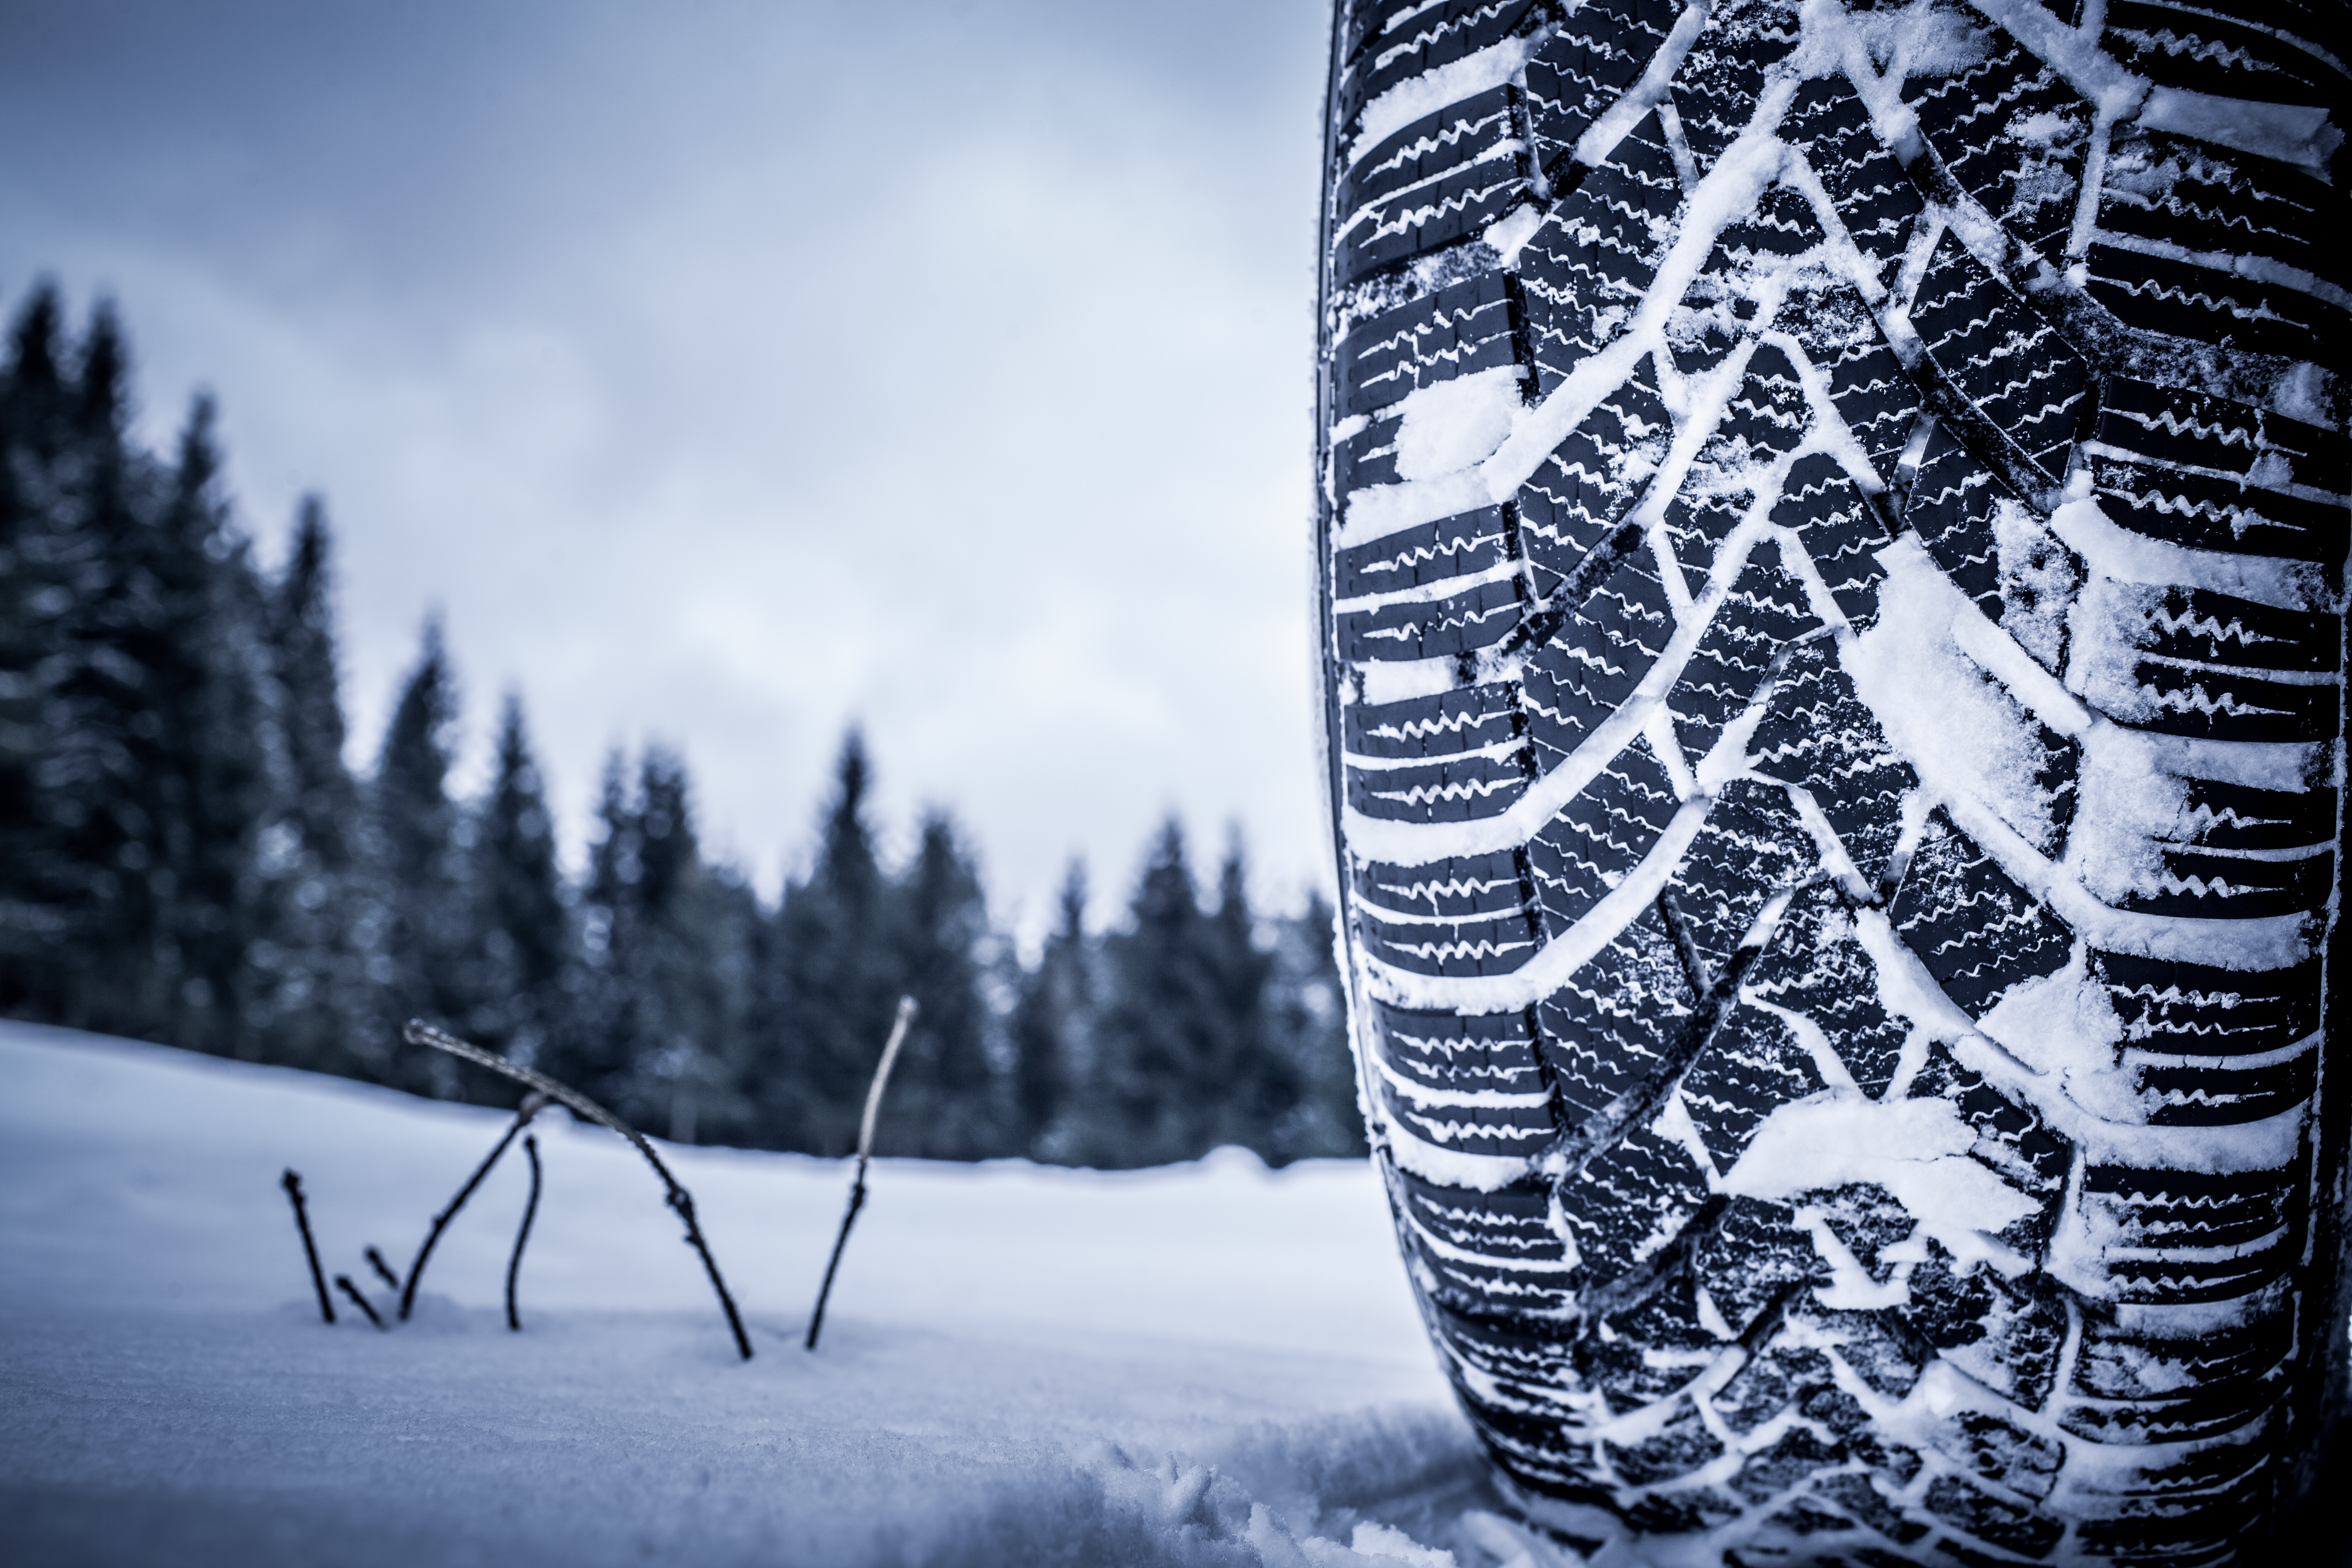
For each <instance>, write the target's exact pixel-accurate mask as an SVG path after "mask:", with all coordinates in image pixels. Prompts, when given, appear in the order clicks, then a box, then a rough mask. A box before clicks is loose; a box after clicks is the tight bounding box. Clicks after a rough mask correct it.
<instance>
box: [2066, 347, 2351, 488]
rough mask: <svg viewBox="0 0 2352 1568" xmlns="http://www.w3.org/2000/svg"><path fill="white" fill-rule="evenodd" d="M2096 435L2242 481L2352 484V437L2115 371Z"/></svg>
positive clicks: (2125, 452)
mask: <svg viewBox="0 0 2352 1568" xmlns="http://www.w3.org/2000/svg"><path fill="white" fill-rule="evenodd" d="M2091 438H2092V439H2093V440H2094V441H2096V442H2097V443H2098V444H2099V445H2100V447H2103V448H2105V450H2106V451H2108V452H2111V453H2113V454H2115V455H2116V456H2119V457H2128V458H2137V459H2138V460H2139V461H2141V462H2144V463H2149V464H2153V465H2156V466H2158V467H2161V468H2189V469H2204V470H2208V471H2210V473H2212V474H2214V475H2217V476H2227V477H2228V478H2229V479H2231V480H2234V481H2235V482H2236V483H2237V484H2239V485H2241V486H2252V487H2256V488H2263V487H2269V488H2272V489H2281V488H2284V487H2286V486H2291V485H2292V486H2302V487H2305V488H2306V489H2315V490H2321V491H2324V492H2326V494H2328V495H2329V496H2332V497H2337V498H2341V497H2343V496H2344V495H2345V492H2346V491H2347V489H2352V441H2347V439H2346V438H2345V437H2343V436H2342V435H2340V434H2338V433H2337V432H2336V431H2333V430H2327V429H2323V428H2322V427H2320V426H2316V425H2306V424H2305V423H2304V422H2303V421H2302V420H2299V419H2290V418H2288V417H2287V416H2284V415H2283V414H2273V413H2272V412H2270V411H2268V410H2266V409H2262V408H2256V407H2253V406H2252V405H2249V404H2244V403H2233V402H2231V401H2230V400H2229V399H2227V398H2222V397H2208V396H2206V395H2202V394H2200V393H2195V392H2189V391H2185V390H2183V389H2181V388H2179V387H2173V386H2158V385H2155V384H2152V383H2149V382H2145V381H2135V380H2133V379H2132V378H2130V377H2128V376H2120V375H2118V376H2111V377H2109V378H2108V380H2107V384H2106V389H2105V394H2104V395H2103V396H2102V397H2101V399H2100V408H2099V418H2098V422H2097V424H2096V426H2095V427H2094V428H2093V431H2092V436H2091Z"/></svg>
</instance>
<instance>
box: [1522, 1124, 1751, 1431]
mask: <svg viewBox="0 0 2352 1568" xmlns="http://www.w3.org/2000/svg"><path fill="white" fill-rule="evenodd" d="M1629 1143H1630V1141H1629ZM1654 1143H1655V1141H1654V1139H1653V1140H1651V1142H1650V1143H1649V1144H1644V1145H1637V1146H1638V1147H1644V1148H1646V1147H1651V1146H1654ZM1673 1153H1674V1154H1675V1155H1676V1156H1678V1157H1679V1162H1678V1163H1680V1164H1681V1165H1682V1166H1683V1167H1685V1169H1687V1168H1689V1167H1690V1158H1689V1156H1688V1155H1686V1154H1683V1153H1682V1149H1681V1145H1679V1144H1676V1145H1674V1146H1673ZM1628 1168H1630V1167H1621V1168H1620V1170H1619V1172H1618V1174H1619V1175H1621V1176H1622V1173H1623V1171H1624V1170H1625V1169H1628ZM1560 1195H1561V1199H1562V1203H1563V1205H1565V1204H1566V1202H1567V1201H1568V1200H1569V1198H1570V1194H1569V1193H1567V1192H1563V1193H1562V1194H1560ZM1629 1217H1632V1216H1629V1215H1623V1214H1611V1215H1608V1216H1607V1218H1608V1220H1609V1221H1610V1222H1611V1223H1612V1224H1613V1223H1615V1222H1617V1221H1620V1220H1623V1219H1626V1218H1629ZM1569 1223H1570V1225H1571V1226H1573V1225H1575V1224H1576V1218H1575V1216H1574V1215H1572V1214H1571V1215H1570V1220H1569ZM1580 1245H1581V1243H1580ZM1586 1269H1587V1272H1588V1273H1590V1274H1591V1275H1592V1276H1594V1277H1595V1278H1598V1279H1609V1278H1611V1277H1612V1270H1611V1269H1609V1268H1602V1267H1600V1266H1598V1265H1596V1264H1594V1263H1593V1262H1592V1260H1591V1255H1590V1254H1588V1255H1587V1257H1586ZM1606 1321H1607V1322H1608V1325H1609V1330H1610V1331H1609V1333H1607V1334H1601V1333H1590V1334H1589V1335H1588V1337H1587V1338H1586V1339H1585V1340H1584V1342H1583V1345H1582V1349H1583V1351H1584V1354H1585V1358H1586V1362H1587V1364H1588V1365H1589V1366H1590V1368H1591V1372H1590V1377H1591V1383H1592V1385H1593V1386H1594V1387H1595V1388H1598V1389H1601V1390H1602V1391H1603V1392H1604V1393H1606V1394H1608V1396H1609V1405H1610V1408H1611V1409H1612V1410H1614V1411H1615V1412H1617V1413H1618V1414H1619V1415H1623V1414H1625V1413H1626V1412H1628V1411H1633V1410H1639V1409H1641V1408H1642V1407H1643V1406H1644V1405H1652V1404H1654V1403H1656V1402H1657V1401H1658V1400H1660V1399H1664V1398H1665V1397H1667V1396H1668V1395H1670V1394H1674V1393H1675V1392H1676V1391H1677V1390H1679V1389H1680V1388H1682V1387H1683V1386H1684V1385H1685V1384H1688V1383H1689V1382H1690V1381H1691V1380H1692V1379H1693V1378H1694V1377H1696V1376H1697V1375H1698V1373H1700V1371H1702V1370H1703V1369H1704V1368H1705V1367H1706V1363H1708V1362H1709V1361H1711V1360H1712V1359H1714V1357H1715V1355H1716V1354H1717V1352H1720V1351H1721V1350H1722V1348H1723V1347H1722V1344H1721V1342H1719V1341H1717V1339H1716V1337H1715V1336H1714V1335H1713V1334H1711V1333H1709V1332H1707V1331H1706V1329H1705V1328H1703V1327H1701V1326H1700V1323H1699V1319H1698V1302H1697V1298H1696V1294H1695V1292H1694V1290H1693V1289H1692V1285H1691V1280H1690V1277H1689V1276H1688V1275H1687V1274H1681V1275H1678V1276H1676V1277H1675V1279H1670V1280H1668V1281H1666V1282H1665V1284H1664V1287H1663V1288H1661V1289H1657V1290H1655V1291H1654V1292H1652V1293H1651V1294H1650V1295H1649V1296H1647V1297H1645V1298H1644V1299H1643V1300H1640V1301H1638V1302H1635V1303H1634V1304H1633V1305H1632V1306H1630V1307H1627V1308H1626V1309H1624V1310H1622V1311H1618V1312H1612V1313H1611V1314H1610V1315H1609V1317H1608V1319H1607V1320H1606ZM1653 1348H1654V1350H1655V1352H1657V1353H1655V1354H1649V1353H1645V1352H1646V1351H1647V1350H1649V1349H1653Z"/></svg>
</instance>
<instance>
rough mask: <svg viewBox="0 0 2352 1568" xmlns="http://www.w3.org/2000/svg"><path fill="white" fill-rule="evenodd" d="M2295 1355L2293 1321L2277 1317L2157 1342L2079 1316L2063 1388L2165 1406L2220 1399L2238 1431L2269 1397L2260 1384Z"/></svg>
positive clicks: (2102, 1320)
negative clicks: (2195, 1398) (2192, 1398)
mask: <svg viewBox="0 0 2352 1568" xmlns="http://www.w3.org/2000/svg"><path fill="white" fill-rule="evenodd" d="M2292 1354H2294V1319H2293V1318H2292V1317H2291V1316H2290V1315H2289V1314H2287V1313H2284V1312H2280V1313H2276V1314H2273V1316H2271V1317H2268V1318H2263V1319H2257V1320H2255V1321H2252V1322H2251V1323H2247V1324H2243V1325H2240V1326H2238V1327H2233V1328H2209V1329H2207V1330H2206V1331H2203V1332H2201V1333H2199V1334H2197V1335H2195V1336H2194V1337H2191V1338H2188V1339H2158V1338H2157V1337H2155V1336H2154V1335H2151V1334H2147V1333H2145V1332H2138V1331H2132V1330H2128V1329H2125V1328H2122V1327H2119V1326H2118V1325H2117V1324H2116V1322H2115V1321H2112V1320H2111V1319H2107V1318H2104V1317H2094V1316H2089V1315H2086V1316H2085V1317H2084V1320H2083V1345H2082V1351H2081V1353H2080V1354H2078V1355H2077V1356H2076V1358H2075V1361H2074V1379H2073V1382H2072V1384H2070V1388H2071V1389H2072V1390H2073V1391H2074V1392H2078V1393H2082V1394H2089V1395H2091V1396H2092V1397H2093V1398H2095V1399H2106V1400H2116V1401H2131V1402H2147V1401H2156V1402H2166V1403H2169V1402H2172V1401H2176V1400H2178V1399H2179V1398H2180V1397H2181V1396H2182V1394H2183V1393H2184V1392H2190V1393H2194V1394H2204V1393H2209V1392H2210V1393H2213V1394H2222V1395H2223V1398H2222V1399H2221V1401H2219V1402H2218V1403H2221V1404H2222V1405H2226V1406H2230V1407H2231V1408H2232V1409H2233V1411H2234V1413H2235V1414H2234V1419H2233V1420H2231V1422H2230V1424H2231V1425H2232V1426H2234V1425H2238V1424H2240V1423H2242V1422H2243V1421H2244V1420H2245V1419H2246V1417H2247V1416H2248V1415H2252V1413H2253V1410H2254V1409H2255V1408H2256V1407H2257V1404H2258V1402H2259V1403H2267V1402H2268V1401H2269V1400H2271V1399H2272V1398H2273V1397H2274V1396H2275V1393H2274V1391H2273V1390H2272V1389H2268V1388H2265V1387H2263V1384H2264V1382H2265V1381H2266V1380H2267V1379H2268V1378H2269V1377H2270V1376H2271V1374H2272V1373H2273V1372H2274V1371H2276V1370H2277V1368H2278V1366H2279V1363H2282V1362H2284V1360H2286V1358H2287V1357H2288V1356H2290V1355H2292Z"/></svg>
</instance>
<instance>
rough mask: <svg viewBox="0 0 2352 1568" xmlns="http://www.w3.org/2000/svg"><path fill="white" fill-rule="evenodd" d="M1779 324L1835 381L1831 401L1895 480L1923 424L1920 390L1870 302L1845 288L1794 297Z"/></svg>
mask: <svg viewBox="0 0 2352 1568" xmlns="http://www.w3.org/2000/svg"><path fill="white" fill-rule="evenodd" d="M1780 319H1781V320H1783V321H1788V322H1789V324H1790V331H1794V332H1795V333H1796V335H1797V341H1798V342H1801V343H1802V344H1803V345H1804V349H1805V357H1806V358H1808V359H1810V360H1811V361H1812V362H1813V363H1814V364H1815V365H1817V366H1819V367H1820V368H1821V370H1822V374H1825V375H1827V376H1828V377H1829V384H1830V402H1831V403H1832V405H1835V406H1836V408H1837V411H1838V417H1839V418H1841V419H1843V420H1844V421H1845V426H1846V428H1847V429H1849V430H1851V431H1853V437H1854V439H1855V440H1856V441H1859V442H1860V443H1861V444H1862V449H1863V453H1864V456H1866V457H1868V458H1869V459H1870V466H1871V467H1872V468H1874V469H1875V470H1876V471H1877V474H1878V477H1879V479H1882V480H1891V479H1894V477H1895V460H1896V459H1897V458H1900V457H1901V456H1902V455H1903V448H1904V447H1905V446H1906V444H1907V443H1908V442H1909V441H1910V439H1911V428H1912V426H1914V425H1916V424H1917V423H1918V419H1919V409H1920V400H1919V388H1918V386H1917V384H1916V383H1914V382H1913V381H1912V379H1911V374H1910V373H1909V372H1908V371H1906V370H1905V369H1904V368H1903V363H1902V362H1901V361H1900V360H1898V359H1896V358H1895V351H1894V350H1893V349H1892V348H1890V347H1888V346H1887V342H1886V335H1885V333H1884V332H1882V331H1879V330H1878V322H1877V320H1876V319H1875V318H1874V317H1873V316H1872V315H1871V313H1870V306H1869V305H1868V304H1867V303H1866V302H1865V301H1864V300H1863V297H1862V296H1861V295H1860V294H1858V293H1856V292H1854V290H1853V289H1852V288H1850V287H1848V286H1846V285H1844V284H1839V285H1837V286H1836V287H1834V288H1830V289H1803V288H1800V289H1793V290H1791V291H1790V296H1789V302H1788V303H1787V304H1785V305H1783V306H1782V307H1781V310H1780Z"/></svg>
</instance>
